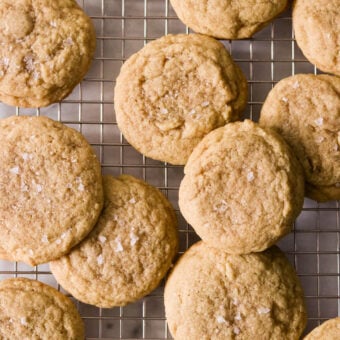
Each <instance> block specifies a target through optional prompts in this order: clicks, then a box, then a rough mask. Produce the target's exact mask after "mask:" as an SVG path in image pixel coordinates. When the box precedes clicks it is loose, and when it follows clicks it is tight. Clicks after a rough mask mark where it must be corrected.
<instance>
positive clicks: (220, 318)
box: [216, 315, 227, 323]
mask: <svg viewBox="0 0 340 340" xmlns="http://www.w3.org/2000/svg"><path fill="white" fill-rule="evenodd" d="M216 321H217V323H227V320H226V319H225V318H224V317H223V316H222V315H218V316H217V317H216Z"/></svg>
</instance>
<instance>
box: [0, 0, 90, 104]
mask: <svg viewBox="0 0 340 340" xmlns="http://www.w3.org/2000/svg"><path fill="white" fill-rule="evenodd" d="M0 31H1V35H0V100H1V101H3V102H5V103H7V104H10V105H16V106H23V107H40V106H47V105H49V104H51V103H54V102H57V101H59V100H62V99H63V98H64V97H66V96H67V95H68V94H69V93H70V92H71V91H72V90H73V88H74V87H75V86H76V85H77V84H78V83H79V82H80V81H81V80H82V79H83V77H84V76H85V74H86V72H87V71H88V69H89V67H90V64H91V60H92V57H93V54H94V50H95V45H96V40H95V32H94V27H93V24H92V22H91V20H90V18H88V17H87V16H86V14H85V13H84V12H83V11H82V9H81V8H80V7H79V6H78V5H77V3H76V1H74V0H16V1H12V0H2V1H1V2H0Z"/></svg>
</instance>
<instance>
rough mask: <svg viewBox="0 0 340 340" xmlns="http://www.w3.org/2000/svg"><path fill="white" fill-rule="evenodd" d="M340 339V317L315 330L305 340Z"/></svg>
mask: <svg viewBox="0 0 340 340" xmlns="http://www.w3.org/2000/svg"><path fill="white" fill-rule="evenodd" d="M339 338H340V317H339V318H334V319H330V320H328V321H326V322H324V323H323V324H321V325H320V326H319V327H316V328H315V329H313V331H312V332H310V333H309V334H308V335H307V336H306V337H305V338H304V340H322V339H325V340H338V339H339Z"/></svg>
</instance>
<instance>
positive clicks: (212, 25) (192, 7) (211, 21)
mask: <svg viewBox="0 0 340 340" xmlns="http://www.w3.org/2000/svg"><path fill="white" fill-rule="evenodd" d="M170 2H171V4H172V7H173V8H174V10H175V12H176V14H177V15H178V17H179V18H180V19H181V20H182V21H183V22H184V23H185V24H186V25H188V26H189V27H190V28H192V29H193V30H194V31H196V32H197V33H202V34H207V35H210V36H213V37H216V38H221V39H243V38H250V37H251V36H252V35H253V34H254V33H255V32H257V31H259V30H260V29H262V28H263V27H264V26H266V25H267V24H268V23H269V22H270V21H271V20H272V19H274V18H275V17H276V16H277V15H279V14H280V13H281V12H283V11H284V9H285V8H286V6H287V0H246V1H245V0H243V1H239V0H170Z"/></svg>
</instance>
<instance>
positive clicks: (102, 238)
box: [51, 175, 178, 308]
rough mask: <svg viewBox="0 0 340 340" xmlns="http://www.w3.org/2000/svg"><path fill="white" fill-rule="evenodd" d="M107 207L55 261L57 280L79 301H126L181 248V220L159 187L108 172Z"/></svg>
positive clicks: (147, 287)
mask: <svg viewBox="0 0 340 340" xmlns="http://www.w3.org/2000/svg"><path fill="white" fill-rule="evenodd" d="M104 192H105V207H104V210H103V213H102V214H101V216H100V218H99V220H98V223H97V225H96V227H95V228H94V229H93V231H92V232H91V234H90V235H89V236H88V237H87V238H86V239H85V240H84V241H83V242H82V243H80V244H79V245H78V246H77V247H75V248H74V249H73V250H72V251H71V252H70V253H69V254H68V255H66V256H63V257H61V258H60V259H58V260H56V261H53V262H51V270H52V273H53V274H54V276H55V277H56V279H57V281H58V282H59V283H60V284H61V285H62V286H63V287H64V288H65V289H66V290H67V291H69V292H70V293H71V294H72V295H73V296H74V297H76V298H77V299H78V300H80V301H82V302H85V303H88V304H92V305H96V306H98V307H106V308H109V307H113V306H123V305H125V304H127V303H129V302H133V301H136V300H138V299H139V298H141V297H143V296H145V295H146V294H148V293H150V292H151V291H152V290H153V289H155V288H156V287H157V286H158V284H159V283H160V281H161V279H162V278H163V277H164V275H165V274H166V272H167V271H168V269H169V268H170V265H171V263H172V260H173V257H174V256H175V254H176V252H177V244H178V239H177V229H176V226H177V220H176V216H175V213H174V211H173V208H172V206H171V205H170V203H169V202H168V200H167V199H166V198H165V197H164V196H163V195H162V193H161V192H160V191H158V190H157V189H156V188H154V187H151V186H150V185H148V184H147V183H145V182H143V181H141V180H138V179H136V178H134V177H131V176H127V175H122V176H120V177H118V178H114V177H111V176H104Z"/></svg>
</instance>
